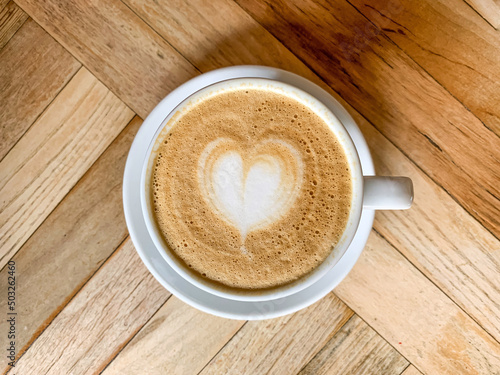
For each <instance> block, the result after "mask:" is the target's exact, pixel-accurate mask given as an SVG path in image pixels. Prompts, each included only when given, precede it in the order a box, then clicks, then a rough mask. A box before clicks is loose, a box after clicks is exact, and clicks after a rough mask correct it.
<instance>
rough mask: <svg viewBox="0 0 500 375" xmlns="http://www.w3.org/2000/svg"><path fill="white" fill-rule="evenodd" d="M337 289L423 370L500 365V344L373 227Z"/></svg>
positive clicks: (485, 369)
mask: <svg viewBox="0 0 500 375" xmlns="http://www.w3.org/2000/svg"><path fill="white" fill-rule="evenodd" d="M334 292H335V294H336V295H338V296H339V297H340V299H342V300H343V301H344V302H345V303H346V304H347V305H348V306H349V307H350V308H351V309H353V310H354V312H355V313H356V314H358V315H359V316H361V317H363V320H364V321H366V322H367V323H368V324H369V325H370V326H371V327H372V328H373V329H374V330H376V331H377V333H379V334H380V335H381V336H382V337H383V338H384V339H385V340H386V341H388V342H389V343H390V344H391V345H392V346H393V347H395V348H396V349H397V350H398V351H399V352H400V353H401V354H402V355H403V356H404V357H405V358H407V359H408V360H409V361H410V362H411V363H412V364H413V365H415V367H417V368H418V369H419V370H421V371H422V372H423V373H428V374H493V373H495V371H497V370H498V369H499V368H500V344H499V343H498V342H497V341H495V340H494V339H493V338H491V336H489V335H488V334H487V333H486V332H485V331H484V330H483V329H482V328H481V327H480V326H479V325H478V324H477V323H475V322H474V321H473V320H472V319H471V318H470V317H469V316H468V315H466V314H465V313H464V312H463V311H462V310H461V309H460V308H459V307H458V306H457V305H456V304H454V303H453V302H452V301H451V300H450V299H449V298H448V297H446V296H445V295H444V294H443V293H442V292H441V291H440V290H439V288H437V287H436V286H435V285H434V284H432V283H431V282H430V281H429V280H428V279H427V278H425V276H423V275H422V274H421V273H420V272H419V271H418V270H417V269H415V267H413V265H412V264H411V263H410V262H409V261H408V260H407V259H406V258H404V257H403V256H402V255H401V254H399V253H398V252H397V251H396V250H395V249H394V248H393V247H392V246H390V245H389V244H388V243H387V242H386V241H384V240H383V239H382V238H381V237H380V236H379V235H378V234H376V233H374V232H372V235H371V236H370V239H369V242H368V244H367V246H366V248H365V249H364V251H363V253H362V255H361V257H360V258H359V260H358V262H357V263H356V265H355V266H354V268H353V270H352V271H351V273H350V274H349V275H348V276H347V277H346V278H345V279H344V280H343V281H342V282H341V283H340V285H339V286H338V287H337V288H336V289H335V291H334ZM388 312H390V319H383V317H384V316H386V314H388ZM399 343H401V344H399Z"/></svg>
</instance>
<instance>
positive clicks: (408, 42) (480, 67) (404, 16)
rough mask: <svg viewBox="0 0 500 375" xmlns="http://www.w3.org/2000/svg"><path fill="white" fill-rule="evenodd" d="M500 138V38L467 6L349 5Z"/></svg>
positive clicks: (443, 2)
mask: <svg viewBox="0 0 500 375" xmlns="http://www.w3.org/2000/svg"><path fill="white" fill-rule="evenodd" d="M351 4H353V5H354V6H356V8H357V9H358V10H359V11H360V12H361V13H363V14H364V15H365V16H366V17H367V18H368V19H370V21H372V22H373V23H374V24H375V25H376V26H377V27H378V31H379V32H383V33H385V35H386V36H387V37H389V38H390V39H391V40H392V41H394V43H396V44H397V45H398V46H399V47H400V48H401V49H402V50H403V51H405V52H406V53H407V54H408V55H409V56H410V57H411V58H412V59H413V60H415V61H416V62H417V63H418V64H419V65H420V66H421V67H422V68H424V69H425V70H426V71H427V72H428V73H429V74H430V75H432V76H433V77H434V78H435V79H436V80H437V81H438V82H439V83H440V84H442V85H443V86H444V87H445V88H446V89H447V90H449V91H450V92H451V93H452V94H453V95H454V96H455V97H456V98H457V99H458V100H460V101H461V102H462V103H464V104H465V105H466V106H467V108H469V109H470V110H471V111H472V112H473V113H474V114H475V115H476V116H478V117H479V118H480V119H481V120H482V121H483V122H484V124H485V126H487V127H488V128H490V129H491V130H492V131H494V132H495V133H496V134H497V135H500V106H498V103H500V34H499V33H498V31H497V30H495V29H493V28H492V27H491V26H490V25H488V24H487V23H486V22H484V20H483V19H482V18H481V17H480V16H479V15H478V14H477V13H476V12H475V11H474V10H473V9H471V8H470V7H469V6H468V5H467V4H466V3H465V2H463V1H455V0H440V1H431V0H428V1H420V2H418V3H414V2H408V3H402V2H399V1H397V0H393V1H392V2H387V1H382V0H379V1H370V3H365V2H364V1H361V0H354V1H352V2H351Z"/></svg>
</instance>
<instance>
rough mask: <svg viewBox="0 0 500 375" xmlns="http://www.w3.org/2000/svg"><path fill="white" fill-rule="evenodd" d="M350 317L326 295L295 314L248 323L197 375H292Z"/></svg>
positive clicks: (345, 310)
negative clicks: (246, 374)
mask: <svg viewBox="0 0 500 375" xmlns="http://www.w3.org/2000/svg"><path fill="white" fill-rule="evenodd" d="M351 316H352V311H351V310H350V309H349V308H347V307H346V306H345V305H344V304H343V303H342V302H341V301H340V300H339V299H338V298H336V297H335V296H334V295H333V294H329V295H327V296H326V297H324V298H323V299H321V300H320V301H319V302H317V303H315V304H314V305H312V306H310V307H308V308H307V309H304V310H301V311H299V312H297V313H295V314H292V315H287V316H284V317H281V318H277V319H271V320H264V321H252V322H248V323H247V324H246V325H245V326H244V327H243V328H242V329H241V330H240V331H239V332H238V333H237V334H236V335H235V336H234V337H233V339H232V340H231V341H230V342H229V343H228V344H227V345H226V346H225V347H224V348H223V349H222V350H221V351H220V352H219V353H217V355H216V356H215V357H214V358H213V359H212V360H211V361H210V363H209V364H208V365H207V367H205V368H204V369H203V371H202V372H201V373H200V374H203V375H206V374H243V373H248V374H296V373H297V372H298V371H299V370H300V369H301V368H302V367H303V366H304V365H305V364H306V363H308V362H309V361H310V360H311V359H312V358H313V357H314V356H315V355H316V353H318V352H319V351H320V349H321V348H322V347H323V346H324V345H325V344H326V343H327V342H328V341H329V339H330V338H331V337H333V335H334V334H335V333H336V332H337V331H338V330H339V329H340V328H341V327H342V326H343V325H344V324H345V323H346V322H347V320H349V319H350V318H351Z"/></svg>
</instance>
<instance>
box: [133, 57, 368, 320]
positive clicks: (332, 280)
mask: <svg viewBox="0 0 500 375" xmlns="http://www.w3.org/2000/svg"><path fill="white" fill-rule="evenodd" d="M245 77H253V78H268V79H274V80H277V81H281V82H284V83H288V84H290V85H293V86H295V87H298V88H299V89H302V90H303V91H306V92H308V93H309V94H311V95H313V96H315V97H316V98H317V99H319V100H320V101H321V102H322V103H323V104H325V105H326V106H327V107H328V108H330V110H331V111H332V112H333V113H334V114H335V115H336V116H337V117H338V119H339V120H340V121H341V122H342V124H343V125H344V126H345V127H346V129H347V131H348V132H349V134H350V136H351V138H352V140H353V142H354V144H355V145H356V149H357V151H358V154H359V158H360V160H361V168H362V170H363V175H364V176H370V175H374V174H375V173H374V172H375V171H374V168H373V161H372V158H371V155H370V151H369V149H368V146H367V144H366V142H365V139H364V138H363V135H362V133H361V131H360V130H359V128H358V126H357V125H356V123H355V122H354V120H353V119H352V117H351V116H350V115H349V113H348V112H347V111H346V110H345V109H344V108H343V107H342V106H341V105H340V103H339V102H337V101H336V100H335V99H334V98H333V97H331V96H330V95H329V94H328V93H327V92H326V91H324V90H323V89H321V88H320V87H318V86H316V85H315V84H313V83H311V82H310V81H308V80H306V79H305V78H302V77H300V76H298V75H296V74H293V73H290V72H287V71H284V70H280V69H275V68H269V67H263V66H234V67H229V68H223V69H218V70H214V71H211V72H209V73H206V74H202V75H200V76H198V77H196V78H193V79H192V80H190V81H188V82H186V83H185V84H183V85H182V86H180V87H178V88H177V89H175V90H174V91H172V92H171V93H170V94H169V95H168V96H167V97H166V98H165V99H163V100H162V101H161V102H160V103H159V104H158V105H157V106H156V108H155V109H154V110H153V111H152V112H151V113H150V115H149V116H148V117H147V118H146V120H145V121H144V123H143V124H142V126H141V128H140V129H139V132H138V133H137V135H136V137H135V139H134V142H133V143H132V147H131V148H130V152H129V155H128V158H127V164H126V166H125V173H124V178H123V206H124V211H125V219H126V222H127V227H128V230H129V233H130V237H131V239H132V242H133V243H134V246H135V248H136V250H137V253H138V254H139V256H140V257H141V259H142V261H143V262H144V264H145V265H146V267H147V268H148V269H149V271H150V272H151V273H152V274H153V276H154V277H155V278H156V279H157V280H158V281H159V282H160V283H161V284H162V285H163V286H164V287H165V288H166V289H167V290H168V291H170V292H171V293H172V294H173V295H175V296H176V297H177V298H179V299H180V300H182V301H184V302H185V303H187V304H189V305H191V306H193V307H195V308H197V309H199V310H202V311H204V312H207V313H210V314H213V315H217V316H221V317H224V318H231V319H240V320H258V319H268V318H275V317H278V316H283V315H286V314H290V313H293V312H295V311H298V310H300V309H302V308H304V307H307V306H309V305H311V304H313V303H314V302H316V301H318V300H319V299H321V298H323V297H324V296H325V295H326V294H328V293H329V292H330V291H332V289H333V288H334V287H335V286H337V285H338V284H339V283H340V281H342V279H343V278H344V277H345V276H346V275H347V274H348V273H349V271H350V270H351V269H352V267H353V266H354V264H355V263H356V261H357V259H358V257H359V255H360V254H361V251H362V250H363V248H364V246H365V244H366V241H367V239H368V235H369V234H370V231H371V228H372V225H373V218H374V211H372V210H367V209H363V212H362V215H361V221H360V223H359V226H358V230H357V232H356V235H355V237H354V239H353V241H352V243H351V245H350V246H349V248H348V249H347V251H346V252H345V254H344V255H343V256H342V258H341V259H340V261H339V262H338V263H337V264H336V265H335V266H334V267H333V268H332V269H331V270H330V271H329V272H328V273H327V274H326V275H325V276H324V277H323V278H321V279H320V280H319V281H317V282H316V283H315V284H313V285H311V286H309V287H308V288H306V289H303V290H301V291H299V292H297V293H295V294H292V295H290V296H287V297H283V298H279V299H275V300H271V301H264V302H244V301H234V300H229V299H225V298H222V297H219V296H216V295H213V294H211V293H208V292H206V291H203V290H201V289H199V288H197V287H195V286H194V285H192V284H191V283H189V282H188V281H186V280H185V279H184V278H182V277H181V276H179V275H178V274H177V273H176V272H175V271H174V270H173V269H172V268H171V267H170V266H169V265H168V263H167V262H166V261H165V260H164V259H163V257H162V256H161V254H160V253H159V252H158V250H157V249H156V247H155V245H154V244H153V242H152V240H151V238H150V237H149V233H148V231H147V228H146V224H145V222H144V220H143V216H142V210H141V199H140V180H141V179H140V176H141V171H142V166H143V163H144V160H145V159H146V157H147V150H148V146H149V144H150V142H151V140H152V138H153V136H154V134H155V133H156V130H157V129H158V127H159V126H160V125H161V124H162V122H163V120H164V119H165V117H167V116H168V114H169V113H170V112H171V111H172V110H173V109H174V108H175V107H176V106H177V105H178V104H179V103H180V102H181V101H183V100H184V99H185V98H186V97H188V96H190V95H191V94H193V93H194V92H196V91H198V90H200V89H202V88H203V87H205V86H208V85H211V84H213V83H216V82H220V81H224V80H227V79H233V78H245Z"/></svg>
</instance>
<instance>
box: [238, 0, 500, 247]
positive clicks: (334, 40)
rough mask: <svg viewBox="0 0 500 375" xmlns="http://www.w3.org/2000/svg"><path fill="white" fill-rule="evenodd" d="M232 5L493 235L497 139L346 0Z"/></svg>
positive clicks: (499, 193)
mask: <svg viewBox="0 0 500 375" xmlns="http://www.w3.org/2000/svg"><path fill="white" fill-rule="evenodd" d="M238 3H239V4H240V5H241V6H242V7H243V8H244V9H246V10H247V11H248V12H249V13H250V14H251V15H252V16H253V17H254V18H255V19H256V20H257V21H258V22H259V23H261V24H262V25H264V26H265V27H266V28H267V29H268V30H269V31H271V32H272V33H273V34H274V35H275V36H276V37H277V38H278V39H279V40H280V41H281V42H282V43H283V44H284V45H285V46H287V47H288V48H289V49H290V50H291V51H292V52H294V53H295V54H296V55H297V56H298V57H300V58H301V59H302V60H303V61H304V62H305V63H306V64H308V65H309V66H310V67H311V68H312V69H313V70H314V71H315V72H316V73H318V74H319V75H320V76H321V77H322V78H323V79H324V80H325V81H326V82H327V83H328V84H329V85H330V86H331V87H332V88H334V89H335V91H337V92H338V93H339V94H340V95H341V96H342V97H343V98H344V99H346V101H348V102H349V103H350V104H351V105H352V106H353V107H354V108H356V109H357V110H358V111H359V112H360V113H361V114H362V115H363V116H364V117H366V118H367V119H368V120H369V121H370V122H372V123H373V124H374V125H375V126H376V127H377V129H379V130H380V131H381V133H382V134H384V135H385V136H386V137H387V138H388V139H389V140H391V142H393V143H394V144H395V145H396V146H397V147H398V148H400V149H401V150H402V151H403V152H404V153H405V154H406V155H408V157H409V158H410V159H411V160H413V161H414V162H415V163H416V164H417V165H418V166H419V167H420V168H422V170H423V171H425V173H427V174H428V175H429V176H430V177H431V178H432V179H433V180H434V181H436V182H437V183H438V184H439V185H441V186H443V187H444V189H445V190H446V191H448V192H449V193H450V194H451V195H452V196H453V197H454V198H455V199H456V200H457V201H458V202H460V204H461V205H463V206H464V207H465V208H466V209H467V211H469V213H471V215H473V216H474V217H476V218H477V219H478V220H479V221H480V222H481V223H482V224H483V225H484V226H486V227H487V228H488V229H489V230H490V231H491V232H492V233H494V234H495V236H496V237H497V238H500V204H499V197H500V183H499V181H498V176H500V163H498V160H500V138H499V137H496V136H492V132H491V131H490V130H489V129H487V128H486V127H484V125H483V124H482V123H481V121H479V119H478V118H477V117H475V116H474V115H473V114H472V113H471V112H469V111H468V110H467V109H466V108H465V107H464V106H463V105H462V104H461V103H460V102H459V101H458V100H456V99H455V98H454V97H453V96H452V95H451V94H449V93H448V92H447V91H446V90H445V89H444V88H443V87H442V86H441V85H439V83H437V82H436V81H435V80H433V79H432V77H430V76H429V75H428V74H427V73H426V72H425V71H423V70H422V69H421V68H420V67H419V66H418V65H417V64H416V63H415V62H414V61H413V60H411V58H409V57H408V56H407V55H405V54H403V53H401V50H400V49H399V48H398V47H397V46H395V45H394V44H393V43H392V42H391V41H390V40H389V39H387V38H386V37H384V36H383V35H381V34H380V33H379V32H378V29H377V28H376V27H375V26H373V24H371V22H370V21H369V20H367V19H366V18H365V17H363V16H362V15H361V14H359V13H358V12H357V10H356V9H355V8H353V7H352V6H351V5H350V4H349V3H347V2H346V1H337V2H334V3H327V2H326V1H324V0H318V1H312V0H295V1H287V2H285V1H273V2H272V3H271V2H266V1H265V0H251V1H239V2H238ZM338 14H341V15H342V17H336V15H338ZM478 150H484V152H478Z"/></svg>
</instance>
